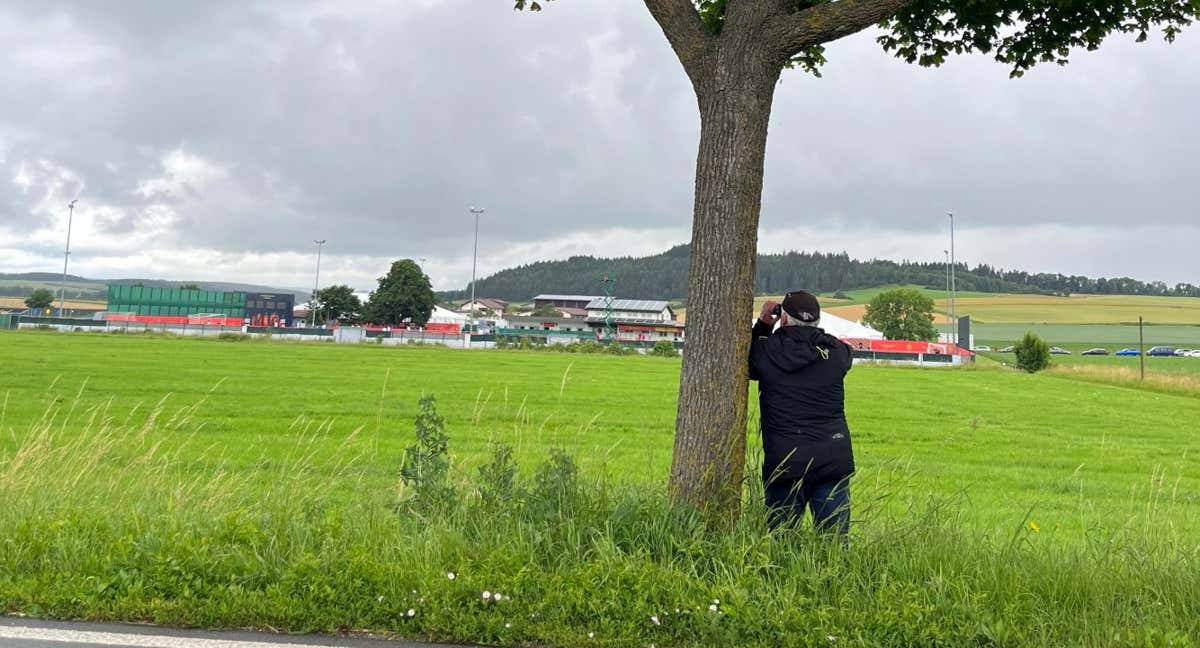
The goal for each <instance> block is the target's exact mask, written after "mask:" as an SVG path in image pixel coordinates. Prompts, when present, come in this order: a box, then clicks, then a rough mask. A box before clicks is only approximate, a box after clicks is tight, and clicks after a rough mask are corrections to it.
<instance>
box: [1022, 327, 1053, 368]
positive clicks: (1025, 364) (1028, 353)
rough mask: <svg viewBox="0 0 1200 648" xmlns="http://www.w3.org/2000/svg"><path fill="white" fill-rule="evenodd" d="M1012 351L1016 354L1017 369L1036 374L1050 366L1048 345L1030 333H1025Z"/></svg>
mask: <svg viewBox="0 0 1200 648" xmlns="http://www.w3.org/2000/svg"><path fill="white" fill-rule="evenodd" d="M1013 350H1014V351H1015V352H1016V354H1017V368H1018V369H1021V370H1023V371H1028V372H1029V373H1037V372H1039V371H1041V370H1042V369H1045V368H1046V367H1049V366H1050V345H1049V344H1046V341H1045V340H1043V339H1042V338H1040V337H1038V336H1036V335H1034V334H1033V333H1032V332H1030V333H1026V334H1025V337H1024V338H1022V339H1021V341H1020V342H1018V343H1017V344H1016V347H1015V348H1014V349H1013Z"/></svg>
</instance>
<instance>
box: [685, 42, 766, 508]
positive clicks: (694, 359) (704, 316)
mask: <svg viewBox="0 0 1200 648" xmlns="http://www.w3.org/2000/svg"><path fill="white" fill-rule="evenodd" d="M754 31H755V30H752V29H751V30H745V33H746V35H747V38H736V37H733V36H734V35H733V34H731V33H729V32H728V31H727V33H726V34H724V35H723V37H722V38H721V39H720V43H719V44H718V45H717V46H716V47H715V48H714V50H713V51H712V52H711V53H710V57H709V59H708V61H707V64H708V68H707V74H705V75H704V77H703V78H700V79H697V78H695V77H693V83H694V85H695V88H696V96H697V101H698V103H699V108H700V123H701V126H700V149H699V153H698V155H697V158H696V185H695V206H694V214H693V224H692V243H691V260H690V269H689V275H688V298H687V307H688V308H687V310H688V321H687V344H686V345H684V350H683V371H682V375H681V377H680V385H679V405H678V407H679V410H678V414H677V417H676V423H675V449H674V456H673V461H672V467H671V482H670V491H671V496H672V499H673V501H674V502H675V503H676V504H681V505H686V506H690V507H692V508H695V509H698V510H701V511H703V512H705V513H707V514H709V515H710V516H711V518H712V519H713V520H716V521H722V522H732V521H734V520H736V519H737V516H738V515H739V513H740V504H741V492H742V480H743V473H744V467H745V457H746V399H747V387H748V380H747V361H746V356H747V353H748V351H749V345H750V324H751V318H752V315H751V313H752V310H753V302H754V272H755V262H756V260H757V249H758V217H759V209H760V207H761V203H762V179H763V160H764V157H765V153H766V146H767V125H768V122H769V120H770V116H771V102H772V99H773V96H774V92H775V85H776V83H777V82H778V79H779V74H780V72H781V70H782V60H781V59H780V57H779V55H778V52H777V51H771V50H769V49H768V48H766V47H764V46H763V45H762V44H761V42H759V41H758V40H757V39H755V38H754V37H753V36H754Z"/></svg>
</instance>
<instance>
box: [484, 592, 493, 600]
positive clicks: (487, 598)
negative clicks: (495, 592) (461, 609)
mask: <svg viewBox="0 0 1200 648" xmlns="http://www.w3.org/2000/svg"><path fill="white" fill-rule="evenodd" d="M491 598H492V593H491V592H489V591H487V590H483V600H485V601H487V600H489V599H491Z"/></svg>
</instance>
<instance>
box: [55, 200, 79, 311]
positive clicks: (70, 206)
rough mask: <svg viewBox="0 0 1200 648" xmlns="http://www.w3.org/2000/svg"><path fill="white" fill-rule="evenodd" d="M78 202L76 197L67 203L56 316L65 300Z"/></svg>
mask: <svg viewBox="0 0 1200 648" xmlns="http://www.w3.org/2000/svg"><path fill="white" fill-rule="evenodd" d="M77 202H79V199H78V198H76V199H75V200H72V201H71V202H69V203H67V249H66V251H65V252H63V278H62V285H61V286H59V289H58V316H59V317H62V314H63V306H64V305H65V304H66V300H67V261H69V260H70V259H71V222H72V221H74V220H75V203H77Z"/></svg>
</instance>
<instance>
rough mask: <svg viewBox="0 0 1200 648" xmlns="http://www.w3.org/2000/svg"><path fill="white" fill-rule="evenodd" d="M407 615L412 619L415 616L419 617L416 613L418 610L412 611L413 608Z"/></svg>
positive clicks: (409, 609)
mask: <svg viewBox="0 0 1200 648" xmlns="http://www.w3.org/2000/svg"><path fill="white" fill-rule="evenodd" d="M407 614H408V616H410V617H414V616H417V611H416V610H414V609H412V608H408V612H407Z"/></svg>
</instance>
